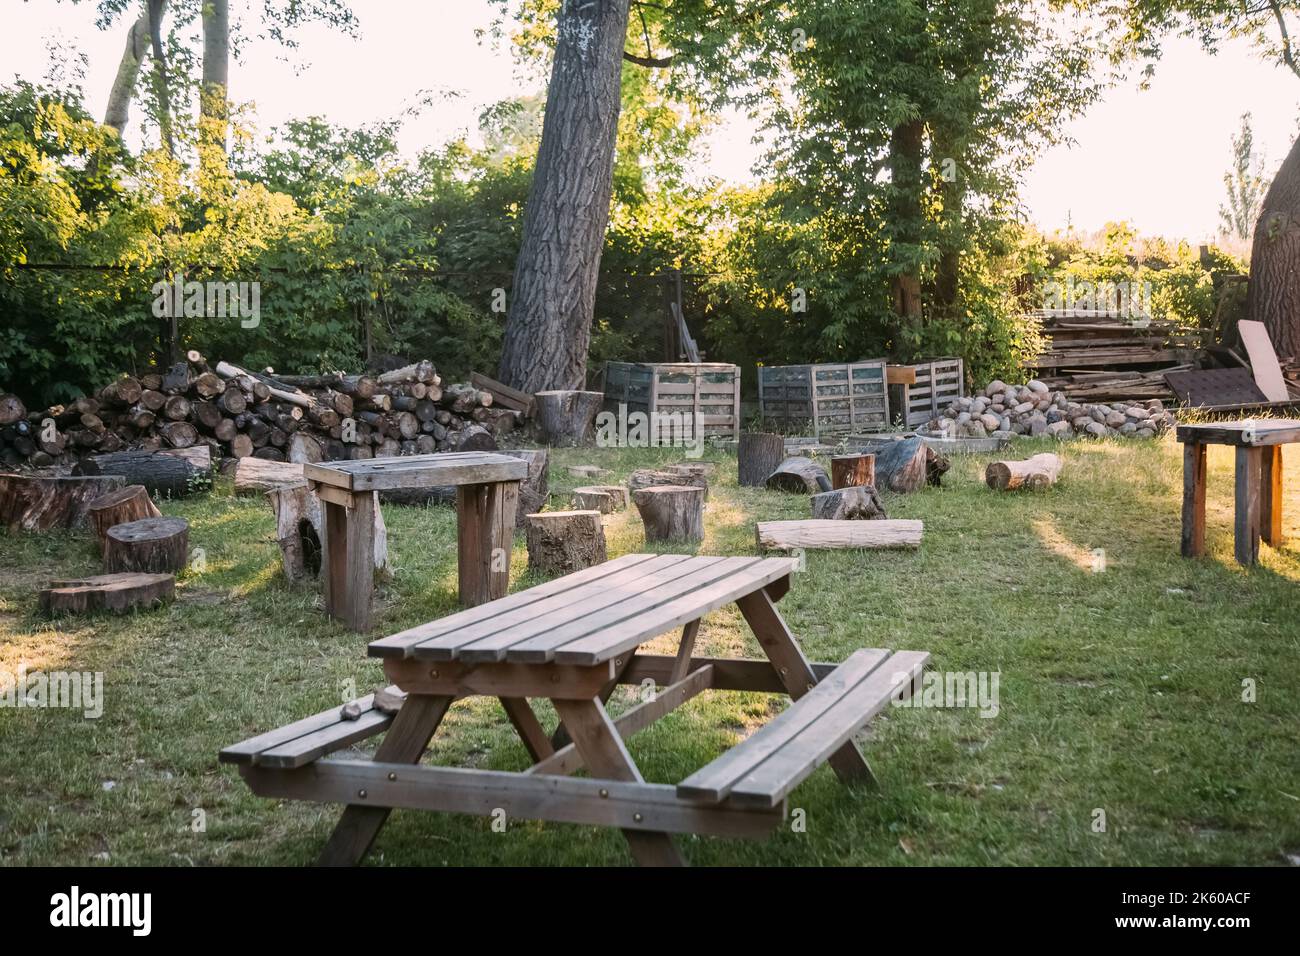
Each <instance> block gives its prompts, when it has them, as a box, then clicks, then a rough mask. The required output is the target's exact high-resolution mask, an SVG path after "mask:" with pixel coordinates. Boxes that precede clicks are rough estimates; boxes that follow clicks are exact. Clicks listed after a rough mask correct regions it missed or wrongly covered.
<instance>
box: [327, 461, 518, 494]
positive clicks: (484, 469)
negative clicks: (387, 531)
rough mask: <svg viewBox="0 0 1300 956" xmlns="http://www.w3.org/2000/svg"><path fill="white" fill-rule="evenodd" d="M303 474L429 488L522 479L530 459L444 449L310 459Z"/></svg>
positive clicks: (352, 484) (368, 486) (356, 484)
mask: <svg viewBox="0 0 1300 956" xmlns="http://www.w3.org/2000/svg"><path fill="white" fill-rule="evenodd" d="M303 476H304V477H305V478H307V479H308V480H310V481H318V482H321V483H322V484H327V485H333V486H335V487H339V488H346V489H348V490H350V491H375V490H383V489H385V488H427V487H434V486H439V485H473V484H484V483H487V482H493V481H521V480H523V479H524V478H526V477H527V476H528V463H527V462H525V461H523V460H522V459H519V458H512V457H510V456H509V455H494V454H492V453H491V452H478V451H469V452H440V453H437V454H433V455H405V456H401V457H394V458H370V459H362V460H358V461H335V462H319V463H311V462H308V463H307V464H305V465H303Z"/></svg>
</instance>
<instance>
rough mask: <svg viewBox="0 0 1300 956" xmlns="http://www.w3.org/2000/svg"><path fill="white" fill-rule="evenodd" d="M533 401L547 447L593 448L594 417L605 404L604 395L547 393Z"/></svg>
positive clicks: (562, 392)
mask: <svg viewBox="0 0 1300 956" xmlns="http://www.w3.org/2000/svg"><path fill="white" fill-rule="evenodd" d="M534 399H535V400H536V405H535V406H534V408H535V411H536V415H537V424H538V428H539V430H540V432H541V436H542V441H544V442H545V443H546V444H548V445H562V446H578V445H592V444H595V439H596V431H595V424H596V413H597V412H599V411H600V406H601V404H602V403H603V402H604V401H605V395H604V393H603V392H578V391H547V392H538V393H537V394H536V395H535V396H534Z"/></svg>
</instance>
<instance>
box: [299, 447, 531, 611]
mask: <svg viewBox="0 0 1300 956" xmlns="http://www.w3.org/2000/svg"><path fill="white" fill-rule="evenodd" d="M527 473H528V464H527V463H526V462H524V461H522V460H521V459H518V458H511V457H510V456H508V455H494V454H491V453H490V452H479V451H469V452H455V453H443V454H436V455H408V456H406V457H401V458H370V459H362V460H359V461H331V462H324V463H321V464H307V465H304V466H303V475H304V477H306V479H307V481H308V482H310V484H311V487H312V490H313V491H314V492H315V493H316V494H317V495H318V496H319V497H320V500H321V505H322V518H323V521H322V531H323V534H322V536H321V537H322V540H321V550H322V555H321V569H322V574H321V577H322V579H323V580H324V582H325V610H326V612H327V613H328V614H329V615H330V616H331V617H336V618H339V619H340V620H343V621H345V622H347V623H348V624H349V625H351V626H352V627H353V628H355V629H356V630H358V631H365V630H367V629H369V627H370V597H371V594H372V592H373V591H374V565H373V554H374V546H375V545H374V534H375V514H374V508H375V496H374V492H376V491H384V490H387V489H393V488H431V487H443V486H453V485H454V486H455V488H456V513H457V561H458V564H459V576H460V601H461V603H462V604H464V605H466V606H467V607H473V606H474V605H477V604H483V603H485V602H487V601H492V600H495V599H496V598H499V597H503V596H504V595H505V593H506V591H507V589H508V587H509V584H510V548H511V538H512V536H513V534H514V527H515V511H516V509H517V507H518V503H519V482H520V481H521V480H522V479H523V478H525V477H526V476H527Z"/></svg>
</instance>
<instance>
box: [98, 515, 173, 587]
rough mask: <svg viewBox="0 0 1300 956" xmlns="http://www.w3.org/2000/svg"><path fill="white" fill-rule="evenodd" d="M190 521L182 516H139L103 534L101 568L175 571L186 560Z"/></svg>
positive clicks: (155, 571) (112, 572)
mask: <svg viewBox="0 0 1300 956" xmlns="http://www.w3.org/2000/svg"><path fill="white" fill-rule="evenodd" d="M189 549H190V523H189V522H188V521H186V520H185V519H184V518H141V519H140V520H138V521H131V522H128V523H126V524H119V525H115V526H113V527H112V528H109V529H108V532H107V533H106V534H105V536H104V570H105V571H108V572H109V573H110V574H116V573H122V572H128V571H135V572H140V573H143V574H168V573H172V574H175V573H177V572H179V571H180V570H181V569H182V568H184V567H185V565H186V563H187V562H188V561H189Z"/></svg>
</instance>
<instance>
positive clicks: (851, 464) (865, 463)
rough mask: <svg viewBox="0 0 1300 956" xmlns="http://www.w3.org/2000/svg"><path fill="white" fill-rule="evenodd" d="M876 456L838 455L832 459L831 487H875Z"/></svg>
mask: <svg viewBox="0 0 1300 956" xmlns="http://www.w3.org/2000/svg"><path fill="white" fill-rule="evenodd" d="M875 484H876V456H875V455H871V454H856V455H836V456H834V457H833V458H831V487H832V488H854V487H861V486H863V485H870V486H872V487H875Z"/></svg>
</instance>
